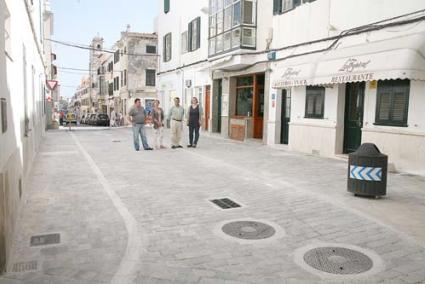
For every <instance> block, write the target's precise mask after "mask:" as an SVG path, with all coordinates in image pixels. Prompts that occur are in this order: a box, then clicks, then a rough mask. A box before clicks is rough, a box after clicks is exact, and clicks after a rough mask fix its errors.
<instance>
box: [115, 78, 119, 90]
mask: <svg viewBox="0 0 425 284" xmlns="http://www.w3.org/2000/svg"><path fill="white" fill-rule="evenodd" d="M119 89H120V77H119V76H117V77H115V78H114V91H118V90H119Z"/></svg>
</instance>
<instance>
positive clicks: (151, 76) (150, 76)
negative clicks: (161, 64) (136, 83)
mask: <svg viewBox="0 0 425 284" xmlns="http://www.w3.org/2000/svg"><path fill="white" fill-rule="evenodd" d="M155 73H156V70H153V69H146V86H155Z"/></svg>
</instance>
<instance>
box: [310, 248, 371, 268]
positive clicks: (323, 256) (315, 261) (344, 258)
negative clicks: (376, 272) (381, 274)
mask: <svg viewBox="0 0 425 284" xmlns="http://www.w3.org/2000/svg"><path fill="white" fill-rule="evenodd" d="M304 261H305V262H306V263H307V264H308V265H310V266H311V267H313V268H315V269H317V270H320V271H324V272H327V273H332V274H344V275H346V274H359V273H363V272H366V271H368V270H370V269H371V268H372V266H373V261H372V259H370V258H369V257H368V256H367V255H365V254H363V253H361V252H359V251H355V250H352V249H348V248H342V247H319V248H314V249H311V250H309V251H307V252H306V253H305V254H304Z"/></svg>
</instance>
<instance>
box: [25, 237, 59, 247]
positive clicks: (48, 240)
mask: <svg viewBox="0 0 425 284" xmlns="http://www.w3.org/2000/svg"><path fill="white" fill-rule="evenodd" d="M60 240H61V235H60V234H48V235H40V236H32V237H31V246H32V247H35V246H44V245H51V244H58V243H60Z"/></svg>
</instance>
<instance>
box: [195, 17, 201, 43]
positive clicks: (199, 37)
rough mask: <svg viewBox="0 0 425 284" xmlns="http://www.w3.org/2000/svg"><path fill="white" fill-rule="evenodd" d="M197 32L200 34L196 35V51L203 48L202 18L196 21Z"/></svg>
mask: <svg viewBox="0 0 425 284" xmlns="http://www.w3.org/2000/svg"><path fill="white" fill-rule="evenodd" d="M196 30H197V31H198V34H197V35H196V36H197V38H196V49H198V48H200V47H201V17H198V18H197V19H196Z"/></svg>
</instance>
